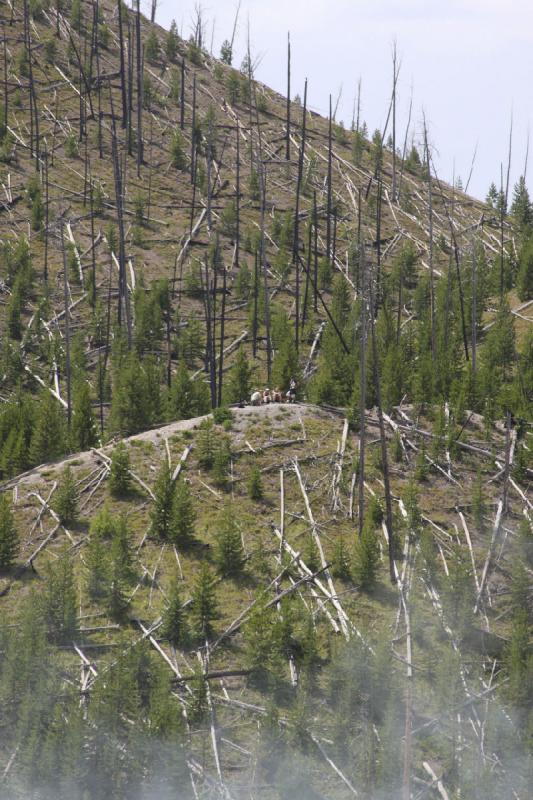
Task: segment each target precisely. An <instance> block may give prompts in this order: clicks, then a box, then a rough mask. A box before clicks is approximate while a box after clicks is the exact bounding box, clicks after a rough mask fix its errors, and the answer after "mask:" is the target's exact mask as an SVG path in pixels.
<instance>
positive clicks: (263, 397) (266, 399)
mask: <svg viewBox="0 0 533 800" xmlns="http://www.w3.org/2000/svg"><path fill="white" fill-rule="evenodd" d="M250 402H251V404H252V405H253V406H262V405H267V404H268V403H294V402H296V381H295V380H294V378H291V379H290V381H289V388H288V390H287V391H286V392H284V391H283V390H282V389H279V388H277V387H276V388H275V389H268V388H266V389H263V391H260V390H259V389H254V391H253V392H252V395H251V397H250Z"/></svg>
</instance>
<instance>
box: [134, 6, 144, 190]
mask: <svg viewBox="0 0 533 800" xmlns="http://www.w3.org/2000/svg"><path fill="white" fill-rule="evenodd" d="M135 24H136V36H135V44H136V48H137V177H138V178H140V177H141V164H142V163H143V160H144V159H143V134H142V107H143V99H142V97H143V76H142V73H143V64H142V58H143V56H142V52H143V48H142V41H141V0H137V14H136V16H135Z"/></svg>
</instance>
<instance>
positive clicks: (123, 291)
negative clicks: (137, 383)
mask: <svg viewBox="0 0 533 800" xmlns="http://www.w3.org/2000/svg"><path fill="white" fill-rule="evenodd" d="M109 98H110V105H111V134H112V157H113V176H114V182H115V204H116V207H117V222H118V248H119V251H118V324H119V325H121V324H122V321H123V317H124V318H125V320H126V326H127V334H128V348H131V342H132V336H131V334H132V331H131V318H130V309H129V294H128V285H127V281H126V249H125V240H124V214H123V199H124V194H123V187H122V175H121V170H120V160H119V152H118V141H117V130H116V124H115V113H114V108H113V95H112V92H111V86H110V87H109Z"/></svg>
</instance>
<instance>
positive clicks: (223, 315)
mask: <svg viewBox="0 0 533 800" xmlns="http://www.w3.org/2000/svg"><path fill="white" fill-rule="evenodd" d="M218 247H219V244H218V241H217V251H218ZM221 266H222V303H221V306H220V349H219V353H218V405H219V406H221V405H222V390H223V381H224V342H225V322H226V289H227V273H226V265H225V264H224V263H222V264H221Z"/></svg>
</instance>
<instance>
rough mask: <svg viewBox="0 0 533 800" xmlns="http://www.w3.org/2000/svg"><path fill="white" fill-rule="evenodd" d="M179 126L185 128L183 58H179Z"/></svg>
mask: <svg viewBox="0 0 533 800" xmlns="http://www.w3.org/2000/svg"><path fill="white" fill-rule="evenodd" d="M180 128H181V130H184V128H185V59H184V58H182V59H181V86H180Z"/></svg>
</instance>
